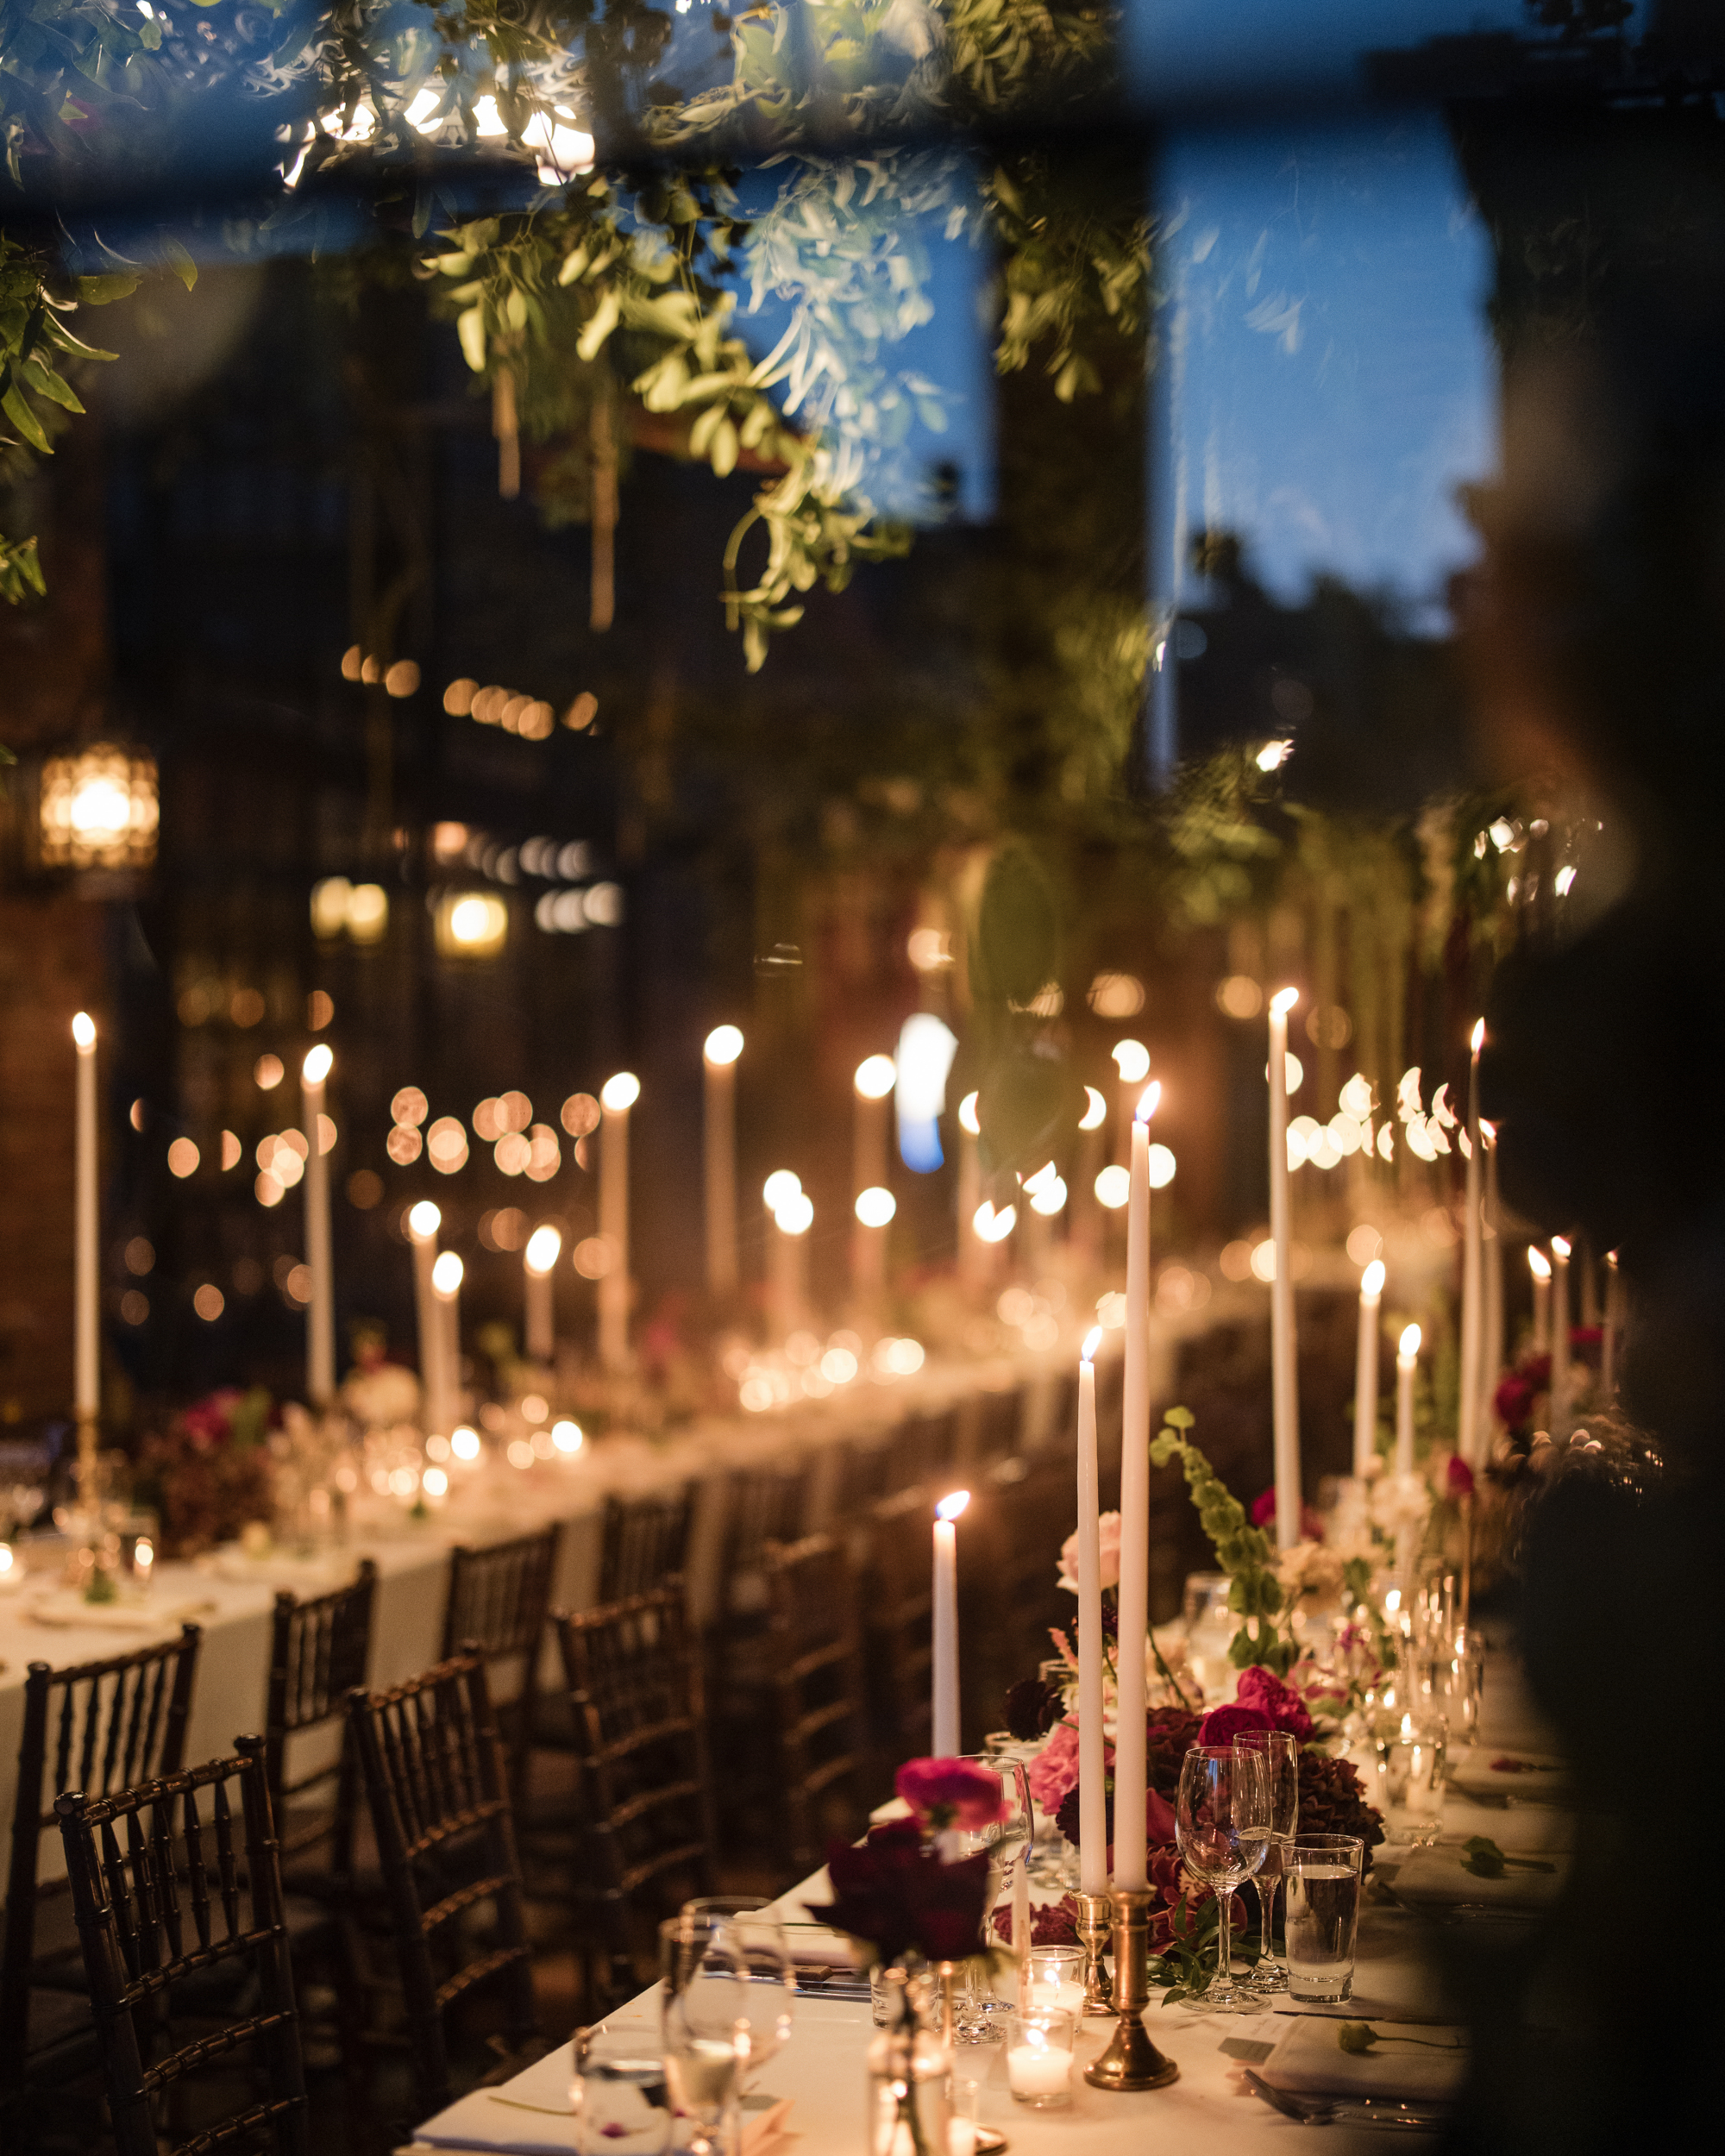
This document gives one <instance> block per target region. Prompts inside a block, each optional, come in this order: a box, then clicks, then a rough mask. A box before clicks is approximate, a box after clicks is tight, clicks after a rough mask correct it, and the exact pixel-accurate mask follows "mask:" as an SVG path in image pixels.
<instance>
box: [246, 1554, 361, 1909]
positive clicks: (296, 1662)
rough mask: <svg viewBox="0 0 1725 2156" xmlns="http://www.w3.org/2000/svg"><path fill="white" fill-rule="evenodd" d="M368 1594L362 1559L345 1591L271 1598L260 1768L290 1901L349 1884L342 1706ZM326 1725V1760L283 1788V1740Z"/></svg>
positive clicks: (355, 1666) (353, 1777) (349, 1765)
mask: <svg viewBox="0 0 1725 2156" xmlns="http://www.w3.org/2000/svg"><path fill="white" fill-rule="evenodd" d="M376 1589H377V1566H376V1565H375V1564H373V1561H372V1559H371V1558H370V1557H366V1558H364V1559H363V1560H362V1561H361V1565H360V1570H359V1576H358V1577H357V1578H356V1579H354V1581H353V1582H352V1583H350V1584H349V1585H348V1586H346V1587H338V1588H336V1589H335V1590H334V1591H333V1592H332V1593H330V1594H328V1595H318V1596H317V1597H316V1599H315V1600H312V1601H297V1600H296V1599H295V1597H294V1596H293V1595H290V1594H288V1593H286V1592H283V1593H281V1594H279V1595H277V1596H276V1598H275V1614H274V1619H273V1624H272V1628H271V1635H270V1664H269V1689H268V1695H267V1703H266V1705H265V1708H264V1769H265V1772H266V1774H267V1777H268V1779H269V1792H270V1811H271V1814H272V1816H273V1818H274V1821H275V1827H276V1839H277V1841H278V1843H279V1846H280V1850H281V1865H282V1874H283V1877H284V1880H285V1883H286V1886H287V1890H288V1891H289V1892H290V1893H310V1894H313V1895H317V1896H319V1897H320V1898H321V1897H322V1896H325V1895H332V1896H339V1895H340V1894H341V1893H342V1892H343V1891H344V1890H346V1889H347V1887H348V1885H349V1884H350V1883H351V1880H352V1877H353V1869H354V1818H355V1814H356V1811H357V1807H358V1796H359V1789H358V1768H357V1765H356V1764H355V1761H354V1748H353V1744H352V1741H351V1739H350V1738H349V1736H348V1722H347V1700H348V1693H349V1692H351V1691H352V1690H353V1689H354V1686H355V1685H359V1684H363V1683H365V1681H366V1677H367V1667H368V1664H369V1659H370V1655H371V1639H372V1605H373V1600H374V1598H375V1594H376ZM331 1724H339V1725H340V1728H341V1738H342V1742H341V1745H340V1749H339V1750H338V1751H337V1752H336V1754H335V1756H334V1758H330V1757H329V1755H328V1753H327V1752H325V1754H324V1756H323V1758H322V1760H321V1762H320V1763H319V1764H316V1765H314V1766H311V1767H310V1768H308V1769H307V1771H304V1773H302V1774H300V1775H299V1776H298V1778H297V1779H292V1780H290V1779H289V1777H288V1768H287V1754H288V1749H289V1740H290V1739H292V1738H295V1737H299V1736H304V1735H305V1734H306V1733H309V1732H310V1731H311V1730H314V1729H323V1728H327V1727H329V1726H330V1725H331ZM308 1800H311V1801H308Z"/></svg>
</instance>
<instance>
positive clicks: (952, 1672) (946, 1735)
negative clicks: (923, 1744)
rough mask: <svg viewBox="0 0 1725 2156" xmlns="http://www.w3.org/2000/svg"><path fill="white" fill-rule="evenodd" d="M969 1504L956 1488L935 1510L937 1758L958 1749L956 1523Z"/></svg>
mask: <svg viewBox="0 0 1725 2156" xmlns="http://www.w3.org/2000/svg"><path fill="white" fill-rule="evenodd" d="M969 1502H970V1493H969V1490H968V1489H956V1490H954V1491H953V1492H952V1493H951V1494H950V1496H946V1497H943V1498H942V1499H941V1501H940V1502H939V1503H938V1505H937V1506H936V1507H935V1508H934V1510H935V1521H934V1642H933V1645H934V1666H933V1670H932V1672H931V1675H932V1677H933V1684H934V1692H933V1699H932V1702H931V1705H932V1708H933V1713H932V1716H931V1720H932V1727H931V1732H930V1747H931V1752H932V1756H933V1757H934V1758H937V1759H950V1758H955V1757H956V1756H957V1752H958V1750H959V1736H958V1731H959V1721H958V1528H957V1519H958V1515H959V1514H960V1513H962V1512H963V1509H964V1507H966V1506H967V1505H968V1504H969Z"/></svg>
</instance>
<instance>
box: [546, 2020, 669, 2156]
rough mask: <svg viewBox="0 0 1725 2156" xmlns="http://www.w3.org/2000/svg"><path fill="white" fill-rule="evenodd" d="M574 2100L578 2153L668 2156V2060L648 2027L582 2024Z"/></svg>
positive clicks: (577, 2044)
mask: <svg viewBox="0 0 1725 2156" xmlns="http://www.w3.org/2000/svg"><path fill="white" fill-rule="evenodd" d="M569 2100H570V2103H571V2105H572V2107H573V2109H574V2116H575V2152H576V2156H613V2153H615V2156H664V2152H665V2151H667V2150H668V2149H669V2147H670V2146H671V2140H672V2115H671V2096H670V2090H669V2089H668V2086H667V2084H666V2080H665V2061H664V2059H663V2058H662V2056H661V2054H660V2053H659V2051H658V2050H657V2048H656V2047H655V2045H654V2044H653V2042H652V2040H651V2039H650V2037H649V2036H648V2035H647V2034H645V2033H644V2032H643V2031H640V2030H637V2029H610V2028H605V2027H603V2026H600V2027H599V2028H578V2029H577V2030H576V2031H575V2040H574V2073H573V2077H572V2078H571V2080H570V2084H569Z"/></svg>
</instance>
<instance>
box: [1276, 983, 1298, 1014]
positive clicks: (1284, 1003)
mask: <svg viewBox="0 0 1725 2156" xmlns="http://www.w3.org/2000/svg"><path fill="white" fill-rule="evenodd" d="M1299 1000H1300V991H1299V990H1298V989H1297V988H1278V989H1277V991H1276V993H1275V994H1274V995H1273V996H1271V998H1270V1009H1271V1010H1272V1011H1276V1012H1281V1013H1283V1015H1284V1016H1285V1015H1286V1013H1287V1012H1289V1011H1291V1010H1292V1009H1293V1008H1294V1006H1295V1004H1296V1003H1297V1002H1298V1001H1299Z"/></svg>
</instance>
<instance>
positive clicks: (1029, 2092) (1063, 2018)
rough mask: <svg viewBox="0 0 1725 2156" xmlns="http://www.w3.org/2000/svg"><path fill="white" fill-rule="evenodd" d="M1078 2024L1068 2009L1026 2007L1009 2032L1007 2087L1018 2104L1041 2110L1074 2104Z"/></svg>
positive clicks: (1017, 2014) (1014, 2020) (1020, 2012)
mask: <svg viewBox="0 0 1725 2156" xmlns="http://www.w3.org/2000/svg"><path fill="white" fill-rule="evenodd" d="M1076 2026H1077V2025H1076V2022H1075V2021H1074V2020H1073V2017H1072V2015H1070V2014H1069V2013H1068V2012H1067V2011H1065V2009H1063V2008H1060V2007H1053V2006H1024V2007H1020V2008H1019V2011H1018V2012H1017V2013H1016V2014H1014V2015H1012V2016H1011V2017H1010V2019H1009V2021H1008V2024H1007V2087H1008V2088H1009V2089H1010V2090H1012V2092H1013V2098H1014V2100H1015V2101H1016V2102H1017V2103H1028V2104H1031V2105H1032V2106H1033V2107H1034V2108H1036V2109H1038V2110H1051V2109H1053V2108H1054V2106H1055V2105H1057V2104H1062V2103H1070V2102H1071V2101H1072V2051H1073V2045H1074V2042H1075V2040H1076V2037H1075V2032H1076Z"/></svg>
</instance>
